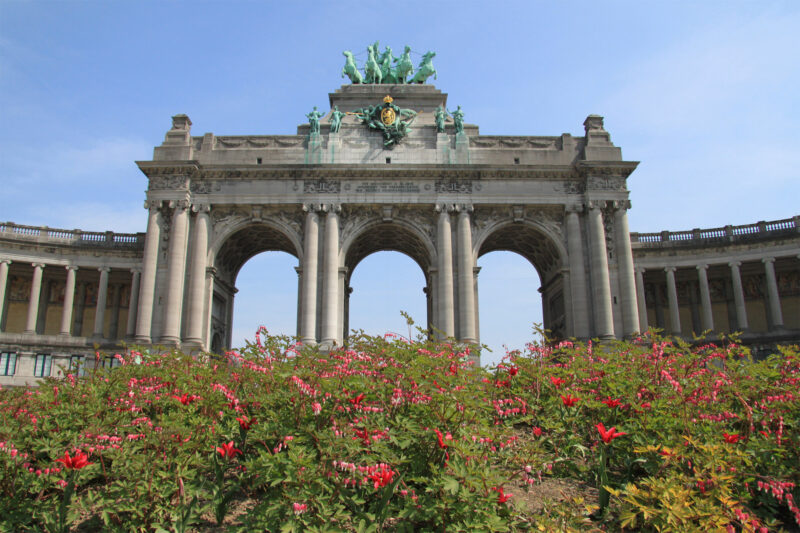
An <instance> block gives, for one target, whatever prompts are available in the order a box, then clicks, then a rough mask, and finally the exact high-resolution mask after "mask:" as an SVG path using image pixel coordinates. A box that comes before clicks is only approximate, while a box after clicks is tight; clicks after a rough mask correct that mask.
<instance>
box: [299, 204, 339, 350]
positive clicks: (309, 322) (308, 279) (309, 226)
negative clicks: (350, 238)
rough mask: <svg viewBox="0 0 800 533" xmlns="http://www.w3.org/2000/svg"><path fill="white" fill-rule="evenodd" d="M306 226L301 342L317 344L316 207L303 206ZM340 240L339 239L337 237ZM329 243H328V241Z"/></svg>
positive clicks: (302, 280) (301, 302)
mask: <svg viewBox="0 0 800 533" xmlns="http://www.w3.org/2000/svg"><path fill="white" fill-rule="evenodd" d="M303 210H304V211H305V212H306V225H305V232H304V237H303V266H302V276H301V280H300V282H301V284H302V285H301V290H300V313H301V315H300V340H301V341H302V342H303V344H311V345H313V344H316V343H317V277H318V276H319V272H318V271H319V261H318V259H319V215H317V212H316V210H315V209H314V206H312V205H309V204H306V205H303ZM337 239H338V237H337ZM326 242H327V241H326Z"/></svg>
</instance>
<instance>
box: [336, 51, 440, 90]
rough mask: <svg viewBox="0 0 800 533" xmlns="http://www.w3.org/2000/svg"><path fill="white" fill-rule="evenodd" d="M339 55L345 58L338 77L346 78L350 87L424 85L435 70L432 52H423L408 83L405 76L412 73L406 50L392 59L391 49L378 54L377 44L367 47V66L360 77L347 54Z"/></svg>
mask: <svg viewBox="0 0 800 533" xmlns="http://www.w3.org/2000/svg"><path fill="white" fill-rule="evenodd" d="M342 54H343V55H344V56H345V58H347V59H346V60H345V64H344V68H343V69H342V77H343V78H344V77H345V76H347V77H348V78H350V82H351V83H354V84H359V83H388V84H395V83H425V80H427V79H428V78H430V77H431V76H433V78H434V79H436V69H435V68H433V62H432V59H433V57H434V56H435V55H436V53H435V52H426V53H425V55H423V56H422V61H421V62H420V64H419V67H417V72H416V74H414V76H413V77H412V78H411V79H409V76H411V75H412V74H413V72H414V64H413V63H412V62H411V47H410V46H406V47H405V51H404V52H403V54H402V55H401V56H400V57H395V56H394V55H393V54H392V49H391V48H390V47H388V46H387V47H386V49H385V50H384V51H383V53H380V43H379V42H378V41H375V42H374V43H373V44H371V45H369V46H367V62H366V64H365V65H364V75H362V74H361V71H359V69H358V66H357V65H356V61H355V58H354V57H353V53H352V52H351V51H349V50H345V51H344V52H342Z"/></svg>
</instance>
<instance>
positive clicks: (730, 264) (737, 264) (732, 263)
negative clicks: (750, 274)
mask: <svg viewBox="0 0 800 533" xmlns="http://www.w3.org/2000/svg"><path fill="white" fill-rule="evenodd" d="M728 266H729V267H731V268H734V267H736V268H737V269H738V268H739V267H740V266H742V262H741V261H729V262H728Z"/></svg>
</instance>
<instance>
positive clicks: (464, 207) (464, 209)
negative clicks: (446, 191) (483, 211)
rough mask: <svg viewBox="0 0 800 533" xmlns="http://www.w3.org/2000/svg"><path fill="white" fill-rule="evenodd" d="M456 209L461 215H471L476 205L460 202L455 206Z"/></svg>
mask: <svg viewBox="0 0 800 533" xmlns="http://www.w3.org/2000/svg"><path fill="white" fill-rule="evenodd" d="M455 211H456V212H457V213H458V214H459V215H469V214H470V213H472V212H473V211H475V207H474V206H473V205H472V204H458V205H456V206H455Z"/></svg>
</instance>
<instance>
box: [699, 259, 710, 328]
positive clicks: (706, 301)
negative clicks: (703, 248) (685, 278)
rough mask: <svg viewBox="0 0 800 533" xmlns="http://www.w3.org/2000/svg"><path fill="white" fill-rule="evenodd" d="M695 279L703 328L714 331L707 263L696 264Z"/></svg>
mask: <svg viewBox="0 0 800 533" xmlns="http://www.w3.org/2000/svg"><path fill="white" fill-rule="evenodd" d="M697 280H698V281H699V282H700V306H701V307H702V309H703V330H704V331H708V330H710V331H714V313H713V310H712V308H711V291H710V290H709V289H708V265H697Z"/></svg>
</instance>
